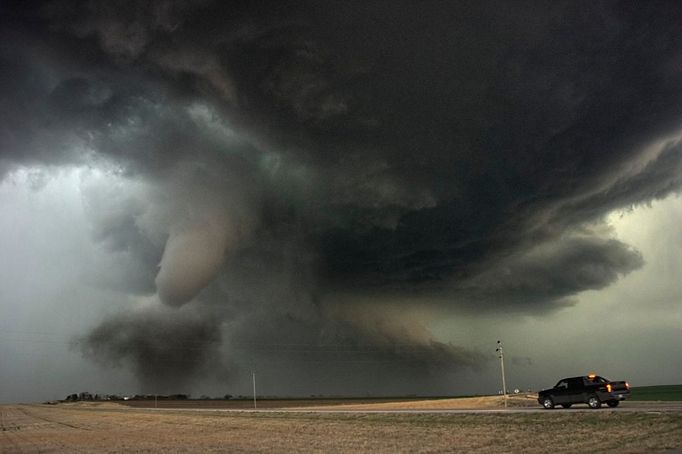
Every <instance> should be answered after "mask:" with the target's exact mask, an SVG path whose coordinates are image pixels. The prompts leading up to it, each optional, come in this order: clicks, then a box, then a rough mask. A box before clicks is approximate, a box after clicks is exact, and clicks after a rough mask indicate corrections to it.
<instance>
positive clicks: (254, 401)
mask: <svg viewBox="0 0 682 454" xmlns="http://www.w3.org/2000/svg"><path fill="white" fill-rule="evenodd" d="M251 377H253V409H254V410H255V409H256V408H257V407H256V372H255V371H251Z"/></svg>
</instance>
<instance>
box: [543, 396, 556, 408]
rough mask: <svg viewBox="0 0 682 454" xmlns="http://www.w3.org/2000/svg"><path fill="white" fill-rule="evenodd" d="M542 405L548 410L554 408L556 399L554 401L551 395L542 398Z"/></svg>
mask: <svg viewBox="0 0 682 454" xmlns="http://www.w3.org/2000/svg"><path fill="white" fill-rule="evenodd" d="M542 406H543V407H545V408H546V409H547V410H551V409H552V408H554V401H552V398H551V397H545V398H544V399H542Z"/></svg>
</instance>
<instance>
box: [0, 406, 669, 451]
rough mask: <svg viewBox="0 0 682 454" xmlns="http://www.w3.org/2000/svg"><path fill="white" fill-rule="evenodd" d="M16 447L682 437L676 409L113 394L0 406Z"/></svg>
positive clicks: (523, 447) (526, 446)
mask: <svg viewBox="0 0 682 454" xmlns="http://www.w3.org/2000/svg"><path fill="white" fill-rule="evenodd" d="M0 415H1V418H0V422H1V423H2V429H1V431H0V451H1V452H3V453H14V452H46V451H47V452H121V453H122V452H353V453H357V452H467V453H493V452H494V453H500V452H524V453H543V452H571V453H573V452H618V453H623V452H625V453H643V452H657V451H665V450H670V449H679V448H681V447H682V414H680V413H655V414H652V413H628V412H613V411H609V410H605V411H601V410H600V411H594V412H537V413H532V412H528V413H512V414H509V413H507V414H433V413H431V414H427V413H422V414H419V413H417V414H382V413H372V414H368V413H321V414H320V413H284V412H267V413H247V412H226V411H206V410H204V411H201V410H200V411H192V410H176V409H166V410H153V409H141V408H131V407H125V406H121V405H118V404H60V405H6V406H0Z"/></svg>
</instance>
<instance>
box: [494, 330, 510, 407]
mask: <svg viewBox="0 0 682 454" xmlns="http://www.w3.org/2000/svg"><path fill="white" fill-rule="evenodd" d="M495 351H496V352H497V353H498V354H499V358H500V368H501V369H502V394H503V395H504V408H507V382H506V381H505V379H504V352H503V351H502V342H501V341H497V350H495Z"/></svg>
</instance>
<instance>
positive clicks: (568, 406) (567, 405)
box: [561, 404, 573, 408]
mask: <svg viewBox="0 0 682 454" xmlns="http://www.w3.org/2000/svg"><path fill="white" fill-rule="evenodd" d="M571 405H573V404H561V406H562V407H564V408H571Z"/></svg>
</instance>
